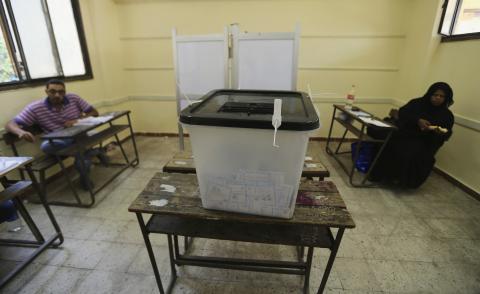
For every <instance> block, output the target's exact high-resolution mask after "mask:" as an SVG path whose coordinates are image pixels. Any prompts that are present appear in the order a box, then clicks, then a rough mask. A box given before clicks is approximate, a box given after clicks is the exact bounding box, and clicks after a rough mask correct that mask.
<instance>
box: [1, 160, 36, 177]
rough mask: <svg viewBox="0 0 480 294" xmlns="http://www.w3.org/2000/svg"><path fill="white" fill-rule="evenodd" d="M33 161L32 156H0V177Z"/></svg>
mask: <svg viewBox="0 0 480 294" xmlns="http://www.w3.org/2000/svg"><path fill="white" fill-rule="evenodd" d="M32 161H33V157H4V156H0V177H3V176H5V175H6V174H8V173H9V172H11V171H13V170H16V169H17V168H20V167H22V166H25V165H26V164H29V163H31V162H32Z"/></svg>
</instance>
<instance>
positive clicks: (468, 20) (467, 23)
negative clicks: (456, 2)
mask: <svg viewBox="0 0 480 294" xmlns="http://www.w3.org/2000/svg"><path fill="white" fill-rule="evenodd" d="M458 11H459V13H458V19H457V22H456V23H455V28H454V30H453V34H468V33H476V32H480V0H463V1H462V5H461V7H459V9H458Z"/></svg>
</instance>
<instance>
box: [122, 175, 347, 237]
mask: <svg viewBox="0 0 480 294" xmlns="http://www.w3.org/2000/svg"><path fill="white" fill-rule="evenodd" d="M164 185H170V186H174V187H175V188H176V189H175V191H174V192H168V191H167V189H165V186H164ZM299 190H300V191H299V192H310V193H315V194H318V195H317V196H319V197H316V198H318V199H319V200H320V201H321V203H320V204H321V205H319V206H304V205H296V208H295V213H294V215H293V218H292V219H281V218H271V217H263V216H256V215H248V214H241V213H233V212H225V211H217V210H209V209H205V208H203V207H202V204H201V200H200V197H199V188H198V182H197V176H196V175H194V174H174V173H157V174H155V175H154V176H153V178H152V179H151V180H150V182H149V183H148V184H147V186H146V187H145V189H144V190H143V192H142V193H140V195H139V196H138V197H137V198H136V199H135V200H134V201H133V202H132V204H131V205H130V207H129V208H128V210H129V211H130V212H135V213H148V214H154V215H173V216H181V217H186V218H196V219H202V220H223V221H238V222H246V223H261V224H292V225H300V224H301V225H313V226H327V227H336V228H354V227H355V223H354V221H353V219H352V217H351V215H350V213H349V212H348V211H347V209H346V206H345V203H344V202H343V200H342V198H341V196H340V194H339V193H338V190H337V188H336V187H335V185H334V184H333V183H332V182H328V181H325V182H323V181H310V180H304V181H302V182H301V184H300V189H299ZM155 200H157V201H156V202H158V200H163V201H162V202H163V203H165V205H164V206H159V205H155V204H156V203H155V202H152V201H155ZM165 200H166V201H165ZM160 203H161V202H160Z"/></svg>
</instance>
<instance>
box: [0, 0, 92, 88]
mask: <svg viewBox="0 0 480 294" xmlns="http://www.w3.org/2000/svg"><path fill="white" fill-rule="evenodd" d="M70 3H71V5H72V12H73V17H74V21H75V25H76V27H77V34H78V40H79V45H80V48H81V50H82V56H83V64H84V66H85V73H84V74H82V75H75V76H68V77H66V76H63V75H56V76H50V77H45V78H35V79H32V78H31V77H30V75H29V72H28V64H26V63H25V60H26V58H25V54H24V52H23V47H22V43H21V41H20V42H17V47H18V51H19V54H20V56H21V58H22V65H23V66H24V68H25V73H26V79H25V80H19V81H11V82H3V83H0V91H2V90H11V89H19V88H26V87H37V86H41V85H45V83H46V82H47V81H48V80H50V79H62V80H64V81H65V82H70V81H81V80H89V79H93V72H92V66H91V63H90V56H89V54H88V46H87V41H86V38H85V30H84V27H83V20H82V14H81V11H80V3H79V0H70ZM6 6H7V7H5V8H6V9H7V10H10V11H9V14H10V15H12V14H13V13H12V11H11V9H12V8H11V5H10V3H9V1H6ZM0 18H1V19H0V21H1V22H2V25H3V27H4V28H5V35H6V38H5V43H6V46H7V47H8V48H7V50H9V52H10V54H11V56H12V62H13V63H14V64H13V67H14V70H15V72H16V73H17V74H18V75H20V69H19V68H18V66H19V63H18V60H17V57H16V54H15V53H14V52H13V49H12V47H13V38H15V39H16V40H20V37H19V35H18V29H17V25H16V23H15V19H11V25H12V29H13V31H11V30H10V28H9V26H8V22H7V18H6V11H5V10H4V9H3V5H2V7H0ZM48 18H50V17H49V16H48ZM56 58H57V57H56ZM58 58H59V57H58ZM56 61H57V62H58V61H59V60H56Z"/></svg>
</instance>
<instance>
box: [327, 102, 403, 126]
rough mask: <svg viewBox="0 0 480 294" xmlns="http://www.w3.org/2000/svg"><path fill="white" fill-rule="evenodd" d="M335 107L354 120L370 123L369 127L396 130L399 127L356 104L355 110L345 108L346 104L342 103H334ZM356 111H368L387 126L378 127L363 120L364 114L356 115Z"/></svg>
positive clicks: (372, 116)
mask: <svg viewBox="0 0 480 294" xmlns="http://www.w3.org/2000/svg"><path fill="white" fill-rule="evenodd" d="M333 107H334V108H336V109H338V110H340V111H341V112H342V113H344V114H346V115H348V117H349V118H351V119H354V120H356V121H357V122H359V123H361V124H366V125H368V126H369V127H374V128H382V129H387V130H396V129H397V127H396V126H395V125H392V124H391V123H389V122H387V121H384V120H383V119H381V118H378V117H376V116H375V115H373V114H371V113H370V112H368V111H366V110H363V109H361V108H359V107H356V106H355V107H354V108H355V109H356V110H355V111H352V110H347V109H346V108H345V105H340V104H334V105H333ZM355 112H363V113H366V114H368V115H370V117H371V118H373V119H375V120H378V121H380V122H382V123H384V124H385V125H386V126H385V127H378V126H376V125H374V124H371V123H366V122H365V121H363V120H362V119H360V117H362V116H358V115H356V114H355ZM339 122H343V123H346V124H348V123H349V122H348V121H345V120H344V121H339Z"/></svg>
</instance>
